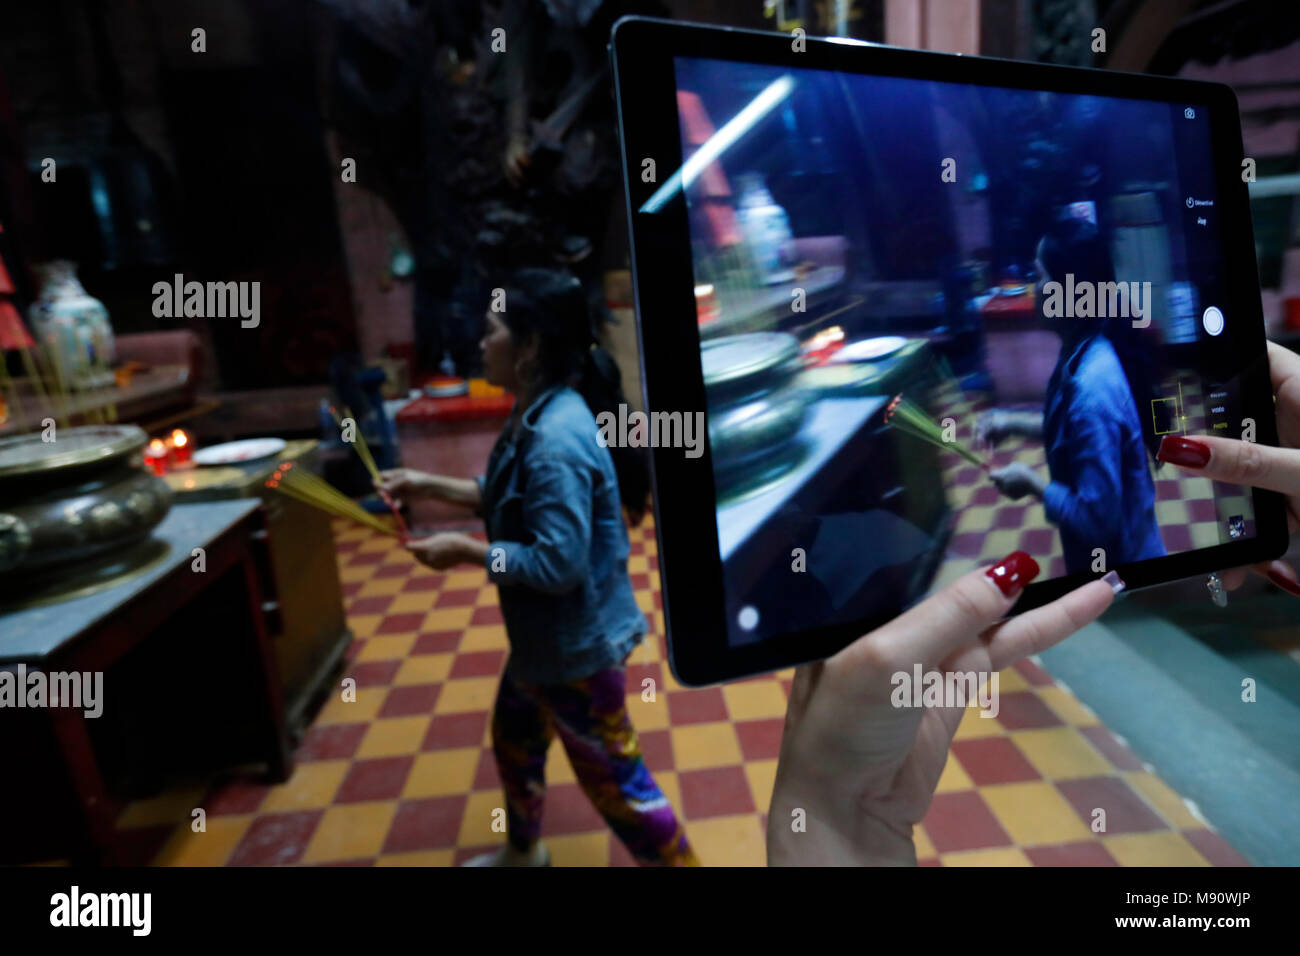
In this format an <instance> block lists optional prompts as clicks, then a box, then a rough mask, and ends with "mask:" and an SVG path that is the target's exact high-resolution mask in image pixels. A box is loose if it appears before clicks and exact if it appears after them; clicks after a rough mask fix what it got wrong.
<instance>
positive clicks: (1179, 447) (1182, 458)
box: [1156, 435, 1210, 468]
mask: <svg viewBox="0 0 1300 956" xmlns="http://www.w3.org/2000/svg"><path fill="white" fill-rule="evenodd" d="M1156 457H1157V458H1159V459H1160V460H1161V461H1167V462H1169V464H1171V465H1182V466H1183V467H1184V468H1204V467H1205V466H1206V465H1208V464H1209V463H1210V446H1209V445H1207V444H1205V442H1203V441H1197V440H1196V439H1195V438H1184V437H1183V436H1182V435H1166V436H1165V437H1164V438H1163V439H1161V441H1160V451H1159V452H1158V453H1157V454H1156Z"/></svg>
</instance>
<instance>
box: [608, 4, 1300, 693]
mask: <svg viewBox="0 0 1300 956" xmlns="http://www.w3.org/2000/svg"><path fill="white" fill-rule="evenodd" d="M793 46H794V44H793V43H792V37H791V35H790V34H784V33H764V32H758V31H752V30H740V29H733V28H727V27H705V26H699V25H694V24H689V25H688V24H681V23H674V22H672V21H666V20H656V19H650V18H642V17H626V18H624V19H622V20H619V21H618V23H616V24H615V25H614V29H613V32H612V35H611V40H610V53H611V61H612V64H613V73H614V82H615V93H616V98H617V104H618V125H619V136H620V142H621V146H622V163H623V179H624V194H625V198H626V200H627V216H628V226H629V242H630V246H631V254H632V276H633V286H634V289H635V301H636V315H637V338H638V341H639V344H640V362H641V381H642V392H643V398H644V400H645V407H646V408H647V409H648V410H668V411H682V412H690V413H694V412H696V411H703V410H704V409H705V407H706V406H705V390H704V383H703V376H702V372H701V368H700V336H699V328H698V325H697V322H696V309H695V299H694V292H693V289H694V269H693V263H692V256H691V249H690V243H689V241H683V240H686V239H688V237H689V235H690V232H689V228H688V222H687V209H686V203H685V201H684V198H683V195H682V193H681V192H680V191H678V193H677V194H676V195H675V196H674V197H672V198H671V199H670V200H669V201H668V203H667V204H666V205H665V206H664V207H662V208H661V209H660V210H657V211H656V212H654V213H643V212H639V211H638V210H639V208H640V206H641V205H642V204H643V203H644V202H645V201H646V200H647V199H649V198H650V197H651V195H653V194H654V193H655V191H656V190H658V189H659V188H660V186H661V185H662V184H663V182H664V181H666V180H667V178H668V176H669V175H671V173H672V172H673V171H674V170H677V169H679V168H680V167H681V164H682V150H681V140H680V133H679V126H678V123H679V121H678V114H677V105H676V91H677V83H676V76H675V70H674V59H675V58H676V57H679V56H683V57H702V58H710V59H718V60H737V61H741V62H746V63H759V64H766V65H772V66H789V67H799V68H804V69H809V68H811V69H825V70H837V71H841V72H846V73H858V74H868V75H885V76H899V77H913V78H917V79H923V80H935V81H941V82H954V83H969V84H974V85H978V86H994V87H1012V88H1019V89H1031V90H1046V91H1052V92H1059V93H1074V94H1080V93H1083V94H1093V95H1098V96H1105V97H1114V98H1123V99H1143V100H1156V101H1166V102H1175V103H1178V104H1180V105H1193V106H1198V105H1203V106H1204V107H1206V108H1208V115H1209V117H1210V123H1211V136H1210V139H1211V144H1212V148H1213V150H1214V159H1213V162H1214V168H1215V170H1216V173H1217V175H1216V184H1217V196H1216V200H1217V203H1218V205H1219V208H1218V209H1217V210H1216V212H1217V213H1218V214H1219V215H1220V216H1221V217H1222V221H1223V225H1222V233H1221V234H1222V235H1224V236H1233V235H1236V236H1240V237H1241V240H1240V241H1239V242H1225V243H1224V251H1225V256H1226V259H1227V261H1226V263H1225V270H1224V272H1225V282H1226V283H1227V296H1226V298H1227V305H1228V308H1225V310H1224V311H1225V312H1226V313H1228V314H1230V315H1235V316H1236V319H1235V321H1234V322H1233V327H1232V329H1231V334H1230V335H1225V336H1223V339H1222V341H1216V344H1217V345H1220V346H1221V347H1222V349H1223V351H1222V353H1221V354H1223V355H1226V356H1229V357H1230V358H1225V359H1224V360H1223V361H1224V363H1225V365H1227V366H1229V367H1235V366H1236V365H1238V364H1240V366H1241V367H1242V369H1243V371H1242V372H1241V402H1242V407H1243V408H1244V409H1251V410H1254V412H1255V414H1254V416H1253V417H1254V418H1255V421H1256V438H1257V440H1258V441H1260V442H1261V443H1264V444H1270V445H1276V444H1277V427H1276V420H1275V416H1274V409H1273V391H1272V384H1271V381H1270V378H1269V367H1268V355H1267V344H1266V341H1265V333H1264V320H1263V314H1262V309H1261V302H1260V296H1259V284H1258V280H1257V276H1258V272H1257V267H1256V262H1255V244H1254V238H1253V232H1252V229H1251V221H1250V208H1249V193H1248V187H1247V185H1246V183H1245V181H1244V180H1243V179H1242V177H1241V175H1240V171H1241V168H1242V161H1243V158H1244V147H1243V143H1242V137H1241V124H1240V118H1239V114H1238V107H1237V99H1236V95H1235V94H1234V93H1233V91H1232V89H1231V88H1230V87H1228V86H1225V85H1222V84H1216V83H1206V82H1201V81H1193V80H1180V79H1171V78H1168V77H1161V76H1148V75H1146V74H1135V73H1118V72H1110V71H1104V70H1092V69H1079V68H1074V67H1059V66H1047V65H1043V64H1036V63H1026V62H1020V61H1013V60H1000V59H992V58H987V57H971V56H963V55H960V54H946V53H932V52H926V51H919V50H906V49H901V48H897V47H887V46H882V45H879V44H868V43H863V42H860V41H844V40H830V39H823V38H815V37H807V38H806V45H805V46H806V48H805V50H804V51H803V52H796V51H795V50H794V49H793ZM647 158H652V159H653V160H654V162H655V167H656V177H655V178H656V180H657V181H655V182H643V180H642V176H641V172H642V163H643V161H644V160H645V159H647ZM1233 277H1245V278H1241V279H1235V280H1234V278H1233ZM1229 308H1230V309H1231V310H1232V311H1231V312H1229V311H1228V309H1229ZM670 315H679V316H682V319H681V320H680V321H676V322H667V321H663V320H662V319H660V320H658V321H656V322H655V324H654V334H652V335H647V334H646V324H647V321H646V317H647V316H670ZM652 321H654V320H652ZM652 461H653V469H652V472H653V474H652V479H653V488H654V513H655V534H656V537H657V540H658V547H659V551H658V554H659V574H660V579H661V590H662V594H663V614H664V630H665V632H666V638H667V645H668V657H669V664H670V666H671V667H672V671H673V674H674V675H675V676H676V677H677V679H678V680H679V681H680V682H681V683H682V684H686V685H689V686H699V685H704V684H711V683H716V682H718V681H722V680H730V679H735V678H738V677H744V676H748V675H751V674H757V673H763V672H767V671H772V670H778V669H781V668H786V667H790V666H793V665H797V664H801V663H805V662H808V661H813V660H820V659H822V658H825V657H827V656H829V655H831V654H834V653H835V652H836V651H838V650H840V649H841V648H843V647H844V646H846V645H847V644H848V643H850V642H851V641H853V640H854V639H856V638H857V637H859V636H860V635H862V634H864V633H866V632H868V631H870V630H872V629H873V628H875V627H878V626H880V625H881V624H884V623H886V622H887V621H888V620H890V619H891V618H892V616H893V615H882V616H881V617H880V618H879V619H864V620H862V621H856V622H850V623H848V624H834V625H826V626H822V627H817V628H812V629H809V630H806V631H801V632H796V633H792V634H785V635H781V636H778V637H775V638H771V639H768V640H764V641H761V642H759V643H756V644H753V645H748V646H742V647H733V646H731V645H730V643H729V642H728V628H727V625H726V619H725V588H724V581H723V570H722V561H721V557H720V554H719V549H718V544H717V542H718V529H717V510H716V509H717V505H716V501H717V499H716V492H715V486H714V479H713V462H712V451H711V449H710V448H709V447H708V442H705V443H704V453H703V454H702V455H701V456H700V457H698V458H688V457H686V456H685V455H684V454H683V451H682V449H680V448H655V449H652ZM1253 492H1254V494H1253V499H1254V506H1255V525H1256V536H1255V537H1254V538H1251V539H1248V540H1243V541H1235V542H1229V543H1227V544H1220V545H1215V546H1213V547H1209V548H1202V549H1199V550H1194V551H1185V552H1181V553H1179V554H1173V555H1167V556H1165V557H1162V558H1154V559H1151V560H1148V561H1141V562H1134V563H1131V564H1121V565H1119V566H1118V567H1117V568H1116V569H1117V570H1118V571H1119V573H1120V575H1121V576H1122V577H1123V579H1124V581H1125V582H1126V583H1127V585H1128V587H1129V589H1130V590H1136V589H1138V588H1143V587H1150V586H1152V585H1156V584H1164V583H1167V582H1170V581H1175V580H1178V579H1181V578H1188V577H1194V576H1196V575H1203V574H1208V573H1209V572H1211V571H1216V570H1221V569H1224V568H1230V567H1238V566H1242V565H1248V564H1253V563H1256V562H1259V561H1267V560H1271V559H1273V558H1276V557H1279V556H1281V555H1282V554H1283V553H1284V552H1285V551H1286V547H1287V539H1288V535H1287V526H1286V518H1285V505H1284V502H1283V499H1282V497H1281V496H1280V495H1277V494H1274V493H1272V492H1266V491H1262V490H1260V489H1253ZM702 541H703V542H706V543H707V545H708V546H707V547H702V546H701V542H702ZM1097 576H1098V575H1091V574H1074V575H1066V576H1063V577H1060V578H1056V579H1053V580H1050V581H1041V582H1037V583H1033V584H1030V585H1029V587H1027V588H1026V589H1025V592H1024V594H1023V595H1022V596H1021V598H1020V600H1019V601H1018V602H1017V604H1016V607H1015V612H1014V613H1018V612H1020V611H1025V610H1028V609H1030V608H1033V607H1037V606H1040V605H1042V604H1044V603H1046V602H1049V601H1052V600H1054V599H1055V598H1057V597H1059V596H1061V595H1062V594H1064V593H1066V592H1067V591H1069V590H1071V589H1073V588H1074V587H1077V586H1078V585H1080V584H1083V583H1086V582H1087V581H1088V580H1091V579H1093V578H1094V577H1097Z"/></svg>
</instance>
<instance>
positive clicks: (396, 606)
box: [388, 591, 434, 614]
mask: <svg viewBox="0 0 1300 956" xmlns="http://www.w3.org/2000/svg"><path fill="white" fill-rule="evenodd" d="M433 602H434V597H433V595H432V594H430V593H429V592H428V591H414V592H412V593H411V594H399V595H397V597H395V598H393V603H391V604H389V605H388V613H389V614H427V613H428V612H429V611H432V610H433Z"/></svg>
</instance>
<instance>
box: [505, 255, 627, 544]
mask: <svg viewBox="0 0 1300 956" xmlns="http://www.w3.org/2000/svg"><path fill="white" fill-rule="evenodd" d="M505 295H506V307H505V309H504V311H502V312H501V313H500V316H501V320H502V322H504V323H505V326H506V328H507V329H508V330H509V332H510V338H511V339H512V340H513V341H514V343H515V344H516V345H523V344H525V343H526V342H527V341H528V340H529V338H530V337H531V336H534V335H536V336H537V363H538V369H537V376H538V384H539V385H540V387H542V388H549V387H550V386H552V385H559V384H564V385H568V386H570V387H571V388H573V389H575V390H576V391H577V392H578V394H580V395H581V396H582V397H583V399H584V400H585V401H586V403H587V407H588V408H590V409H591V413H592V414H593V415H597V416H599V415H600V414H601V413H602V412H612V413H613V414H614V415H616V416H617V415H618V408H619V405H620V404H624V403H626V402H627V398H626V397H625V396H624V395H623V383H622V375H621V374H620V373H619V370H618V365H617V364H615V362H614V359H613V356H611V355H610V354H609V352H607V351H606V350H605V349H604V348H603V347H602V346H601V345H600V344H599V342H598V332H599V328H598V323H597V321H596V319H597V310H596V309H594V308H593V307H592V304H591V302H590V301H589V300H588V298H587V291H586V289H584V288H583V285H582V283H581V282H579V281H578V279H577V278H576V277H575V276H574V275H573V274H572V273H570V272H568V271H567V270H564V269H555V268H549V269H543V268H527V269H519V270H518V271H516V272H515V273H514V275H513V276H512V277H511V280H510V283H509V284H508V285H507V286H506V289H505ZM609 451H610V455H611V456H612V457H613V459H614V471H615V473H616V474H617V475H618V490H619V498H620V499H621V500H622V502H623V507H624V508H626V509H627V512H628V516H629V518H631V520H632V523H633V524H640V523H641V519H642V518H644V517H645V510H646V499H647V498H648V497H649V495H650V468H649V462H648V460H647V458H646V452H645V449H644V448H631V447H627V446H625V445H613V446H611V447H610V449H609Z"/></svg>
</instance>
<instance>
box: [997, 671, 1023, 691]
mask: <svg viewBox="0 0 1300 956" xmlns="http://www.w3.org/2000/svg"><path fill="white" fill-rule="evenodd" d="M1017 690H1029V681H1027V680H1025V679H1024V677H1022V676H1021V674H1020V671H1018V670H1016V669H1015V668H1014V667H1008V668H1007V669H1006V670H1001V671H998V693H999V694H1010V693H1011V692H1012V691H1017Z"/></svg>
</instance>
